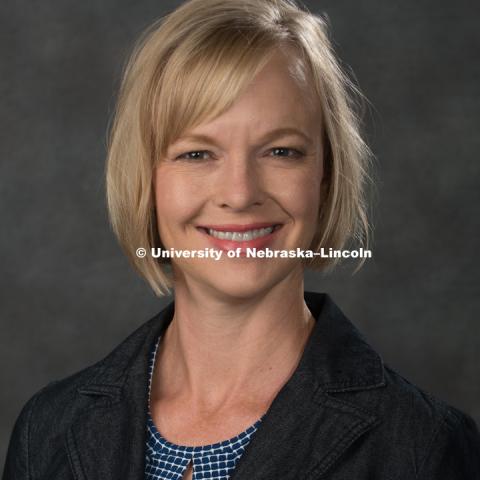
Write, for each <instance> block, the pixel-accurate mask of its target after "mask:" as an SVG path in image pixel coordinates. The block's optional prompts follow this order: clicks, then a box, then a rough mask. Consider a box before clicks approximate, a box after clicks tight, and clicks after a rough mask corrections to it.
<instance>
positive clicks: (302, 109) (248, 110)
mask: <svg viewBox="0 0 480 480" xmlns="http://www.w3.org/2000/svg"><path fill="white" fill-rule="evenodd" d="M319 125H320V111H319V108H318V106H317V104H316V102H315V101H313V95H312V91H311V85H310V82H309V78H308V76H307V75H306V74H305V72H304V67H303V65H302V64H301V62H300V60H299V59H298V57H297V56H295V55H288V56H287V54H284V53H282V52H279V51H277V52H275V53H274V54H273V55H272V57H271V58H270V60H269V61H268V62H267V64H266V65H265V66H264V67H263V69H262V70H260V72H259V73H258V74H257V75H256V76H255V77H254V78H253V80H252V81H251V82H250V83H249V84H248V85H247V87H246V88H245V90H244V91H243V92H242V93H241V94H240V95H239V97H238V98H237V99H236V100H235V102H234V103H233V105H232V106H231V107H230V108H229V109H228V110H226V111H225V112H223V113H222V114H221V115H219V116H217V117H216V118H214V119H209V120H207V121H204V122H202V123H200V124H198V125H196V126H194V127H193V128H191V129H189V130H188V132H183V134H182V135H181V136H180V139H181V138H182V137H184V136H185V135H187V134H190V133H201V132H204V131H208V132H209V133H210V134H216V135H221V136H223V137H224V136H228V135H234V134H235V133H236V132H239V131H241V130H248V131H249V132H251V135H255V134H258V135H261V134H262V132H265V131H267V130H271V129H273V128H278V127H297V128H301V129H303V130H307V131H309V132H310V133H312V130H314V129H318V128H319Z"/></svg>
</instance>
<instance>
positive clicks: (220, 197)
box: [215, 153, 266, 211]
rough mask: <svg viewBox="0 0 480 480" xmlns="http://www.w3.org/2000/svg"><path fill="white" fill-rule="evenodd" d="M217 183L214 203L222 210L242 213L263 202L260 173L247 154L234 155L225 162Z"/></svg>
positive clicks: (263, 195) (263, 192)
mask: <svg viewBox="0 0 480 480" xmlns="http://www.w3.org/2000/svg"><path fill="white" fill-rule="evenodd" d="M217 181H218V183H217V189H216V190H217V192H216V194H215V201H216V203H217V205H218V206H220V207H222V208H230V209H232V210H236V211H243V210H247V209H249V208H251V207H253V206H258V205H262V204H263V203H264V201H265V196H266V195H265V191H264V189H263V181H262V175H261V172H260V171H259V168H258V166H257V165H256V162H255V161H254V160H253V159H250V158H249V156H248V154H245V153H243V154H236V155H235V156H232V157H230V158H229V159H228V160H227V161H225V162H224V164H223V165H222V168H221V173H220V175H219V176H218V177H217Z"/></svg>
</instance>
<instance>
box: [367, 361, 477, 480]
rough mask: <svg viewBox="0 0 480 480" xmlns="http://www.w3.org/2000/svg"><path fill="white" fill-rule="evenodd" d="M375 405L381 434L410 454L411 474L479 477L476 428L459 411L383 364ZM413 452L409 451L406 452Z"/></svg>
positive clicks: (470, 419) (420, 476)
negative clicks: (412, 467) (382, 383)
mask: <svg viewBox="0 0 480 480" xmlns="http://www.w3.org/2000/svg"><path fill="white" fill-rule="evenodd" d="M384 373H385V387H384V388H383V389H380V390H379V402H378V406H377V411H378V413H379V416H380V417H381V424H383V432H382V435H385V437H384V438H385V439H388V443H389V444H390V445H392V446H395V449H397V450H398V449H400V451H401V450H402V449H403V450H404V451H408V452H410V455H413V456H414V458H412V462H413V463H414V471H415V472H416V474H417V478H426V479H429V478H432V479H433V478H435V479H437V478H438V479H444V478H445V479H446V478H449V479H457V478H480V434H479V431H478V427H477V425H476V423H475V421H474V420H473V419H472V418H471V417H470V416H469V415H468V414H466V413H465V412H462V411H461V410H459V409H458V408H455V407H453V406H452V405H449V404H448V403H446V402H445V401H443V400H441V399H440V398H438V397H437V396H435V395H433V394H431V393H429V392H427V391H426V390H424V389H422V388H420V387H418V386H416V385H415V384H413V383H412V382H411V381H409V380H407V379H406V378H404V377H403V376H402V375H400V374H399V373H398V372H396V371H395V370H393V369H392V368H391V367H389V366H388V365H384ZM412 452H413V453H412Z"/></svg>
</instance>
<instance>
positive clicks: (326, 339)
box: [66, 292, 385, 480]
mask: <svg viewBox="0 0 480 480" xmlns="http://www.w3.org/2000/svg"><path fill="white" fill-rule="evenodd" d="M305 301H306V303H307V306H308V307H309V309H310V311H311V313H312V315H313V316H314V317H315V319H316V324H315V326H314V329H313V330H312V333H311V335H310V337H309V339H308V341H307V344H306V346H305V350H304V352H303V355H302V357H301V360H300V362H299V365H298V366H297V368H296V370H295V372H294V373H293V375H292V376H291V377H290V379H289V380H288V382H287V383H286V384H285V385H284V386H283V387H282V389H281V390H280V391H279V393H278V394H277V396H276V397H275V399H274V401H273V403H272V404H271V406H270V408H269V410H268V412H267V414H266V415H265V417H264V419H263V421H262V423H261V424H260V427H259V429H258V430H257V432H256V433H255V435H254V436H253V438H252V440H251V442H250V444H249V446H248V448H247V450H246V451H245V453H244V454H243V455H242V457H241V458H240V460H239V462H238V464H237V466H236V468H235V470H234V473H233V476H232V477H231V478H232V480H244V479H245V480H246V479H251V478H255V479H265V480H267V479H270V478H282V479H287V478H292V479H293V478H295V479H301V478H309V477H310V475H312V474H315V475H320V474H321V473H324V472H325V471H326V470H327V469H328V468H330V466H331V465H332V464H333V462H334V461H335V460H336V459H337V458H338V457H339V456H340V455H341V454H342V453H343V451H344V450H345V449H346V448H348V447H349V446H350V445H351V444H352V443H353V442H354V441H355V440H356V439H357V438H358V437H360V436H361V435H363V434H364V433H365V432H367V431H368V430H369V429H371V428H372V427H373V426H374V425H375V424H376V423H377V421H378V420H377V418H376V417H375V415H374V413H373V412H367V411H365V408H363V407H362V408H361V407H359V406H356V405H355V403H353V402H351V401H350V402H346V401H345V400H344V399H343V400H340V399H338V398H336V397H335V395H331V394H333V393H341V392H348V391H359V390H367V389H373V388H378V387H382V386H384V385H385V381H384V377H383V363H382V359H381V358H380V356H379V355H378V354H377V353H376V352H375V351H374V350H373V349H372V348H371V347H370V346H369V345H368V344H367V343H366V341H365V340H364V339H363V337H362V336H361V334H360V333H359V332H358V330H357V329H356V328H355V327H354V326H353V325H352V323H351V322H350V321H349V320H348V319H347V318H346V317H345V316H344V315H343V314H342V312H341V311H340V310H339V309H338V307H337V306H336V305H335V304H334V303H333V301H332V300H331V299H330V298H329V297H328V295H326V294H319V293H312V292H305ZM173 313H174V302H172V303H170V304H169V305H168V306H167V307H166V308H165V309H164V310H162V311H161V312H160V313H159V314H158V315H157V316H156V317H154V318H153V319H152V320H150V321H149V322H147V323H145V324H144V325H143V326H142V327H140V328H139V329H138V330H136V331H135V332H134V333H133V334H132V335H130V337H128V338H127V339H126V340H125V341H124V342H123V343H122V344H121V345H120V346H118V347H117V348H116V349H115V350H114V351H113V352H112V353H111V354H110V355H108V356H107V357H106V358H105V359H104V360H103V361H102V362H101V363H100V364H99V365H98V367H97V368H96V369H95V374H94V375H92V377H91V379H90V380H89V381H88V382H87V383H85V384H84V385H83V386H82V387H80V388H79V389H78V393H79V394H80V395H81V396H83V397H85V396H87V397H89V398H90V400H91V402H92V403H91V404H90V405H89V406H88V407H87V408H85V410H83V411H82V413H81V414H79V415H78V417H77V420H76V421H75V422H74V423H73V424H72V426H71V428H70V429H69V431H68V433H67V438H66V443H67V448H68V450H69V457H70V460H71V465H72V468H73V470H74V472H75V474H76V476H77V478H78V479H79V480H100V479H101V480H113V479H118V478H128V479H132V480H134V479H138V480H140V479H143V478H144V459H145V448H144V446H145V441H146V419H147V401H148V398H147V394H148V388H147V386H148V354H149V352H150V349H151V347H152V345H153V344H154V342H155V341H156V339H157V338H158V336H159V335H162V334H163V332H164V331H165V329H166V328H167V327H168V325H169V323H170V321H171V320H172V318H173ZM305 438H308V439H309V442H308V444H309V445H310V447H311V448H309V449H308V451H304V450H302V452H298V455H300V457H301V456H302V455H304V456H305V458H304V459H303V460H302V459H301V458H300V457H299V456H298V455H297V456H296V457H295V462H293V461H292V465H291V472H290V473H289V472H288V469H287V470H286V468H285V456H286V457H287V458H288V457H289V454H290V452H291V449H292V446H294V445H295V444H296V443H295V442H300V441H301V442H302V443H303V441H305ZM299 462H301V463H299ZM299 464H301V465H302V470H301V471H298V469H297V467H298V465H299ZM279 465H282V470H281V471H279V470H278V468H279Z"/></svg>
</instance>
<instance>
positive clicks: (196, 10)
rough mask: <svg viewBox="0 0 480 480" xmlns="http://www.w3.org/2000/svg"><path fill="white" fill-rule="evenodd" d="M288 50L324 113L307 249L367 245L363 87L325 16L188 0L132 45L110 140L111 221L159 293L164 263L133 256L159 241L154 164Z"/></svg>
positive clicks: (279, 4)
mask: <svg viewBox="0 0 480 480" xmlns="http://www.w3.org/2000/svg"><path fill="white" fill-rule="evenodd" d="M286 47H289V48H288V50H289V51H290V50H291V51H292V52H294V54H295V55H296V61H297V64H298V65H301V67H300V68H296V70H295V72H296V73H295V77H296V79H297V80H299V81H300V80H302V78H303V80H304V81H306V82H307V84H308V86H309V87H310V94H311V95H313V101H316V102H318V106H319V111H321V116H322V118H321V119H319V125H320V124H321V125H322V127H321V129H320V127H319V130H321V131H319V135H321V136H322V138H323V145H324V152H323V154H324V185H325V189H324V190H325V191H324V192H322V198H321V207H320V211H319V213H318V226H317V230H316V234H315V236H314V239H313V241H312V244H311V245H310V250H313V251H319V249H320V248H321V247H325V248H328V247H331V248H334V249H341V248H343V247H344V246H345V245H346V244H347V243H349V242H354V243H355V244H356V245H359V246H366V245H367V244H368V229H369V225H368V220H367V209H366V202H365V188H364V187H365V182H366V180H367V179H368V178H369V177H368V174H367V166H368V163H369V158H370V154H369V149H368V147H367V146H366V144H365V142H364V141H363V139H362V137H361V135H360V133H359V124H360V122H359V119H358V116H357V114H356V107H357V106H358V102H357V100H358V99H360V98H361V96H360V94H359V92H358V90H357V89H356V87H355V86H354V85H353V83H352V82H351V81H350V80H349V78H348V77H347V75H346V74H345V73H344V72H343V70H342V68H341V66H340V64H339V61H338V60H337V58H336V56H335V54H334V52H333V49H332V46H331V43H330V40H329V38H328V31H327V24H326V21H325V19H324V18H323V17H321V16H318V15H314V14H312V13H310V12H309V11H308V10H307V9H306V8H305V7H303V6H298V5H297V4H296V3H294V1H291V0H190V1H187V2H186V3H184V4H182V5H181V6H180V7H178V8H177V9H176V10H174V11H173V12H171V13H170V14H168V15H166V16H165V17H163V18H161V19H160V20H159V21H157V22H155V23H154V24H153V25H152V26H151V27H150V28H149V29H148V30H147V31H146V32H145V34H144V35H143V36H142V37H141V38H140V40H139V42H138V43H137V45H136V47H135V49H134V51H133V53H132V55H131V57H130V59H129V61H128V63H127V65H126V68H125V71H124V75H123V80H122V84H121V88H120V93H119V97H118V101H117V107H116V111H115V116H114V119H113V122H112V124H111V129H110V138H109V146H108V158H107V168H106V187H107V204H108V210H109V216H110V221H111V224H112V228H113V231H114V233H115V234H116V236H117V238H118V240H119V242H120V245H121V246H122V248H123V249H124V251H125V252H126V254H127V256H128V258H129V260H130V261H131V263H132V264H133V265H134V267H135V268H136V270H138V272H139V273H140V274H141V275H142V276H143V277H144V278H145V279H146V280H147V282H148V283H149V284H150V286H151V287H152V289H153V290H154V292H155V293H156V294H157V295H159V296H161V295H164V294H167V293H170V288H171V287H172V286H173V281H172V276H171V271H169V266H168V265H166V263H168V261H165V260H163V262H162V261H161V260H158V259H155V258H153V257H152V256H151V255H147V256H145V258H138V257H137V255H136V249H137V248H139V247H144V248H146V249H147V252H149V251H150V249H151V248H153V247H155V248H161V247H162V244H161V239H160V238H159V233H158V228H157V219H156V211H155V201H154V185H153V177H154V170H155V167H156V165H157V163H158V162H159V161H160V159H161V158H162V156H163V155H164V154H165V152H166V151H167V148H168V146H169V145H170V144H171V143H173V142H174V141H175V140H176V139H178V138H179V137H180V136H181V135H182V133H183V132H185V131H187V130H188V129H190V128H193V127H194V126H196V125H198V124H200V123H202V122H203V121H207V120H210V119H213V118H215V117H217V116H218V115H220V114H222V113H223V112H225V111H226V110H227V109H228V108H229V107H230V106H231V105H232V104H233V103H234V102H235V100H236V99H237V98H238V97H239V96H240V94H241V93H242V92H243V91H244V90H245V89H246V87H247V86H248V84H249V83H250V82H251V81H252V80H253V78H254V77H255V75H256V74H257V73H258V72H260V70H261V69H262V67H263V66H265V64H266V63H267V62H268V60H269V58H270V57H271V55H272V54H273V53H274V52H275V51H276V50H278V49H280V50H282V51H285V50H286V49H287V48H286ZM336 261H337V259H330V258H321V257H320V256H317V257H315V258H313V259H308V261H307V262H306V266H307V267H309V268H312V269H314V270H323V269H325V268H327V267H331V266H333V264H334V263H335V262H336ZM360 265H361V263H360ZM360 265H359V266H360ZM165 267H167V268H165Z"/></svg>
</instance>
